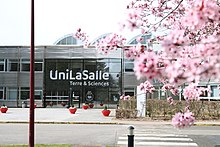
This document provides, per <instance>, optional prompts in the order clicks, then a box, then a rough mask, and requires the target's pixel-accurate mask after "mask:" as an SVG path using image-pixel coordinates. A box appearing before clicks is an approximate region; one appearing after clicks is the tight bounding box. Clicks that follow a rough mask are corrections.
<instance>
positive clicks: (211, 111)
mask: <svg viewBox="0 0 220 147" xmlns="http://www.w3.org/2000/svg"><path fill="white" fill-rule="evenodd" d="M185 106H186V101H177V100H176V101H175V100H174V104H173V105H169V103H168V102H167V101H166V100H156V99H148V100H147V104H146V110H147V111H146V116H149V117H150V118H151V119H163V120H168V119H171V118H172V117H173V115H175V113H177V112H184V109H185ZM190 111H192V112H193V114H194V116H195V118H196V119H202V120H209V119H219V118H220V101H191V102H190Z"/></svg>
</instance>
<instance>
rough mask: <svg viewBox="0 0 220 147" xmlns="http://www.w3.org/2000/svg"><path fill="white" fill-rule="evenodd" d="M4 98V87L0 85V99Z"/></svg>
mask: <svg viewBox="0 0 220 147" xmlns="http://www.w3.org/2000/svg"><path fill="white" fill-rule="evenodd" d="M3 98H4V89H3V87H0V99H3Z"/></svg>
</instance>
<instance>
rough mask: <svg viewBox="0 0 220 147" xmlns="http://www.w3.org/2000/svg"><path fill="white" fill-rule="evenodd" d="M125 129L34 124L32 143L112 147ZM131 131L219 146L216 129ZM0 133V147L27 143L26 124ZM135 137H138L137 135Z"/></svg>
mask: <svg viewBox="0 0 220 147" xmlns="http://www.w3.org/2000/svg"><path fill="white" fill-rule="evenodd" d="M128 127H129V125H100V124H99V125H96V124H36V125H35V134H36V135H35V144H84V145H88V144H90V145H103V146H104V145H116V144H117V143H118V141H119V138H120V137H122V136H123V137H124V138H126V137H127V133H128ZM134 128H135V129H134V134H135V135H136V133H138V132H142V134H150V133H152V134H153V133H154V134H157V135H162V134H179V135H187V138H191V139H192V140H193V143H196V144H197V145H198V146H199V147H215V146H216V145H220V126H193V127H190V128H187V129H181V130H178V129H175V128H173V127H172V126H171V125H162V124H161V125H159V124H157V125H154V124H148V125H140V124H136V125H134ZM0 130H1V133H0V145H4V144H28V124H7V123H6V124H0ZM135 137H136V138H138V137H137V135H136V136H135ZM160 138H161V137H160ZM167 142H168V141H167ZM148 143H150V141H148ZM164 145H165V144H164ZM149 146H152V145H149ZM176 146H179V145H176ZM136 147H137V146H136ZM142 147H146V146H145V145H143V146H142Z"/></svg>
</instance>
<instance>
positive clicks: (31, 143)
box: [29, 0, 34, 147]
mask: <svg viewBox="0 0 220 147" xmlns="http://www.w3.org/2000/svg"><path fill="white" fill-rule="evenodd" d="M30 52H31V53H30V120H29V147H34V0H31V48H30Z"/></svg>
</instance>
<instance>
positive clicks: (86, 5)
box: [0, 0, 129, 45]
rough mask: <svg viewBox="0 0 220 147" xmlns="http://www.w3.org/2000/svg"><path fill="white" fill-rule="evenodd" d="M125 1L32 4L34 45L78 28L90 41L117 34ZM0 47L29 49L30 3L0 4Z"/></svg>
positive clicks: (8, 1) (4, 0)
mask: <svg viewBox="0 0 220 147" xmlns="http://www.w3.org/2000/svg"><path fill="white" fill-rule="evenodd" d="M128 1H129V0H35V45H52V44H54V43H55V42H56V41H57V40H58V39H59V38H61V37H63V36H64V35H67V34H71V33H73V32H74V31H75V30H76V29H77V28H79V27H81V28H82V29H83V30H85V31H86V32H87V33H88V35H89V36H90V40H91V41H92V40H94V39H95V38H97V37H98V36H100V35H102V34H105V33H109V32H116V31H118V30H119V24H118V23H119V22H121V21H122V20H123V19H124V16H125V9H126V4H127V2H128ZM0 2H1V3H0V20H1V23H0V45H30V22H31V21H30V6H31V3H30V2H31V0H0Z"/></svg>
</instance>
